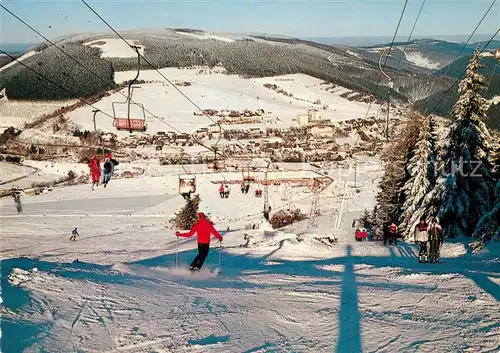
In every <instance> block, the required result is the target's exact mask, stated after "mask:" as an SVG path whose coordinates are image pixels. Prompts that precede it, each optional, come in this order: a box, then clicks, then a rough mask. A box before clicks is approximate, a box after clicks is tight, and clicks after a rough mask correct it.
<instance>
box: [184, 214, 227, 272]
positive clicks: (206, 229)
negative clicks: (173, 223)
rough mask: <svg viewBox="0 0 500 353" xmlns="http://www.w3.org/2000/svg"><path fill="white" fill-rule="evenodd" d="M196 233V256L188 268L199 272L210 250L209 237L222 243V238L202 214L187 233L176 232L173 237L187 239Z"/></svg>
mask: <svg viewBox="0 0 500 353" xmlns="http://www.w3.org/2000/svg"><path fill="white" fill-rule="evenodd" d="M194 233H197V236H198V255H196V257H195V258H194V260H193V262H191V265H190V266H189V269H190V270H191V271H193V270H199V269H201V267H202V266H203V263H204V262H205V259H206V258H207V256H208V251H209V250H210V235H213V236H215V237H216V238H217V239H219V241H222V240H223V239H222V236H221V235H220V234H219V232H217V231H216V230H215V228H214V226H213V224H212V222H210V220H209V219H207V218H206V216H205V214H204V213H203V212H200V213H198V222H196V224H195V225H194V226H193V227H192V228H191V230H190V231H189V232H187V233H179V232H176V233H175V235H176V236H178V237H184V238H189V237H191V236H193V235H194Z"/></svg>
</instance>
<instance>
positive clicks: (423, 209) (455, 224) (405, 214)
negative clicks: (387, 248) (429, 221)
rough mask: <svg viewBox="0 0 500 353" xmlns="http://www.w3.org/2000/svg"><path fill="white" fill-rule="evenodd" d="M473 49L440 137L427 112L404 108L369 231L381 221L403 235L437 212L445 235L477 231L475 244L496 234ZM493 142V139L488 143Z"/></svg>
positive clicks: (481, 80) (483, 103)
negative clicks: (407, 112) (406, 113)
mask: <svg viewBox="0 0 500 353" xmlns="http://www.w3.org/2000/svg"><path fill="white" fill-rule="evenodd" d="M480 61H481V57H480V55H479V51H478V50H476V52H475V53H474V55H473V56H472V58H471V59H470V60H469V63H468V64H467V74H466V76H465V78H463V79H462V80H461V82H460V84H459V87H458V92H457V95H458V99H457V100H456V102H455V104H454V108H453V113H452V120H451V123H450V126H448V127H447V134H446V137H445V138H439V137H438V136H439V135H438V133H437V132H438V128H439V127H438V126H437V124H436V122H435V120H434V119H433V118H432V117H424V116H423V115H421V114H420V113H417V112H414V111H413V112H412V113H411V115H410V116H409V117H408V119H407V122H406V124H405V125H404V126H403V127H402V128H401V131H400V134H398V135H397V136H395V138H394V140H393V143H392V146H390V148H388V153H387V154H386V156H385V159H384V162H385V173H384V176H383V178H382V181H381V183H380V191H379V194H378V195H377V198H376V201H377V204H376V207H375V210H374V213H373V217H372V220H373V229H374V231H375V236H376V237H381V236H382V227H383V225H384V224H385V223H386V222H395V223H396V224H399V225H400V227H401V229H402V231H403V234H404V236H405V237H406V238H411V237H412V235H411V230H412V229H413V228H414V226H415V224H416V223H417V222H418V220H419V219H420V217H421V216H424V217H427V218H430V217H438V219H439V221H440V223H441V224H442V226H443V231H444V234H445V236H447V237H450V238H453V237H457V236H472V237H475V238H478V239H479V241H478V242H477V243H476V244H479V245H478V246H477V247H481V246H483V245H484V244H485V243H486V242H488V241H490V240H491V239H494V238H496V239H498V238H500V221H499V220H500V182H499V181H498V170H496V169H495V168H498V166H499V164H500V163H499V161H500V159H499V157H498V156H499V150H498V148H499V147H498V141H494V140H493V139H492V137H491V135H490V131H489V130H488V128H487V126H486V125H485V122H486V121H487V119H488V112H489V109H490V101H488V100H487V99H486V98H484V97H483V94H484V92H485V91H486V87H487V85H488V83H489V80H488V78H486V77H485V76H483V75H482V74H481V73H480V70H481V69H482V68H483V66H484V65H482V64H481V62H480ZM495 143H497V145H495Z"/></svg>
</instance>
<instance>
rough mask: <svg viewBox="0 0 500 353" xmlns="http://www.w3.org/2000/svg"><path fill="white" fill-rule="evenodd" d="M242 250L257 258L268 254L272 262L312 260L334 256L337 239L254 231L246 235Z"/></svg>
mask: <svg viewBox="0 0 500 353" xmlns="http://www.w3.org/2000/svg"><path fill="white" fill-rule="evenodd" d="M244 240H245V241H246V243H245V244H243V245H240V248H245V251H247V252H250V253H253V254H254V255H256V256H261V255H264V254H267V256H266V258H267V259H271V260H276V259H282V260H292V261H295V260H299V259H301V260H311V259H324V258H328V257H331V256H332V250H333V249H334V248H335V244H336V243H337V238H336V237H335V236H334V235H333V234H318V233H306V234H295V233H289V232H284V231H276V230H274V231H262V230H259V231H254V232H252V233H251V234H245V236H244Z"/></svg>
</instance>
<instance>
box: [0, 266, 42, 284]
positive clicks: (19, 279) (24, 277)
mask: <svg viewBox="0 0 500 353" xmlns="http://www.w3.org/2000/svg"><path fill="white" fill-rule="evenodd" d="M37 273H38V268H36V267H34V268H33V269H32V270H31V272H30V271H26V270H22V269H20V268H17V267H16V268H13V269H12V273H11V274H10V275H9V276H8V277H7V279H8V281H9V283H10V284H12V285H13V286H18V285H20V284H21V283H24V282H27V281H31V280H33V279H34V278H35V276H36V274H37Z"/></svg>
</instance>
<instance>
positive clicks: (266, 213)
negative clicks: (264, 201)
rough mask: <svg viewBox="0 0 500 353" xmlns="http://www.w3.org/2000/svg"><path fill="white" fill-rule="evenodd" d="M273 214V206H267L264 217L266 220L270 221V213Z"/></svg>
mask: <svg viewBox="0 0 500 353" xmlns="http://www.w3.org/2000/svg"><path fill="white" fill-rule="evenodd" d="M270 214H271V206H269V207H268V208H267V210H264V218H265V220H266V221H269V215H270Z"/></svg>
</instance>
